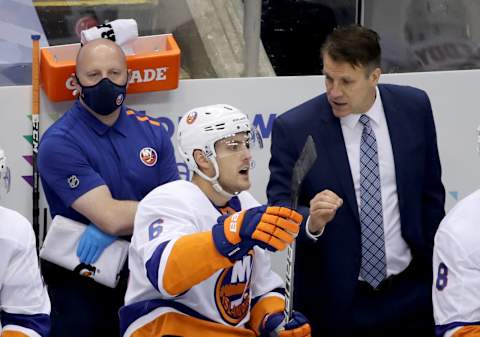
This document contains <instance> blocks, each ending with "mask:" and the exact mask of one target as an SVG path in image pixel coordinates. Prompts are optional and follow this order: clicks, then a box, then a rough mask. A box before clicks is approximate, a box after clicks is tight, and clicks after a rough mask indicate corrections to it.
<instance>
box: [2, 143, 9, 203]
mask: <svg viewBox="0 0 480 337" xmlns="http://www.w3.org/2000/svg"><path fill="white" fill-rule="evenodd" d="M8 192H10V168H9V167H8V166H7V157H6V156H5V152H4V151H3V149H2V148H0V196H1V195H2V194H3V193H8Z"/></svg>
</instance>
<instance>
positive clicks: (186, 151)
mask: <svg viewBox="0 0 480 337" xmlns="http://www.w3.org/2000/svg"><path fill="white" fill-rule="evenodd" d="M239 132H247V133H249V134H250V137H251V138H254V139H255V141H256V142H257V143H261V138H259V135H258V132H256V131H254V130H252V128H251V125H250V121H249V120H248V117H247V115H245V114H244V113H243V112H242V111H240V110H239V109H237V108H235V107H233V106H230V105H226V104H216V105H208V106H203V107H199V108H195V109H192V110H190V111H188V112H187V113H186V114H185V115H184V116H183V117H182V119H181V120H180V122H179V124H178V132H177V144H178V149H179V151H180V154H181V156H182V157H183V159H184V160H185V162H186V163H187V165H188V167H189V168H190V169H191V170H193V171H194V172H195V173H197V174H198V175H200V176H201V177H202V178H204V179H206V180H208V181H210V182H211V183H212V185H213V187H214V188H215V190H217V191H219V192H221V193H226V192H225V191H223V189H222V188H221V186H220V185H219V184H218V181H217V179H218V177H219V175H220V172H219V170H218V164H217V160H216V156H217V154H216V152H215V143H216V142H217V141H219V140H221V139H225V138H228V137H231V136H234V135H235V134H237V133H239ZM252 136H253V137H252ZM260 146H261V145H260ZM195 150H201V151H203V153H204V154H205V156H206V157H207V158H208V159H209V160H211V161H212V163H213V165H214V168H215V175H214V176H213V177H208V176H206V175H205V174H204V173H203V172H202V171H201V170H200V169H199V168H198V166H197V163H196V162H195V159H194V157H193V152H194V151H195Z"/></svg>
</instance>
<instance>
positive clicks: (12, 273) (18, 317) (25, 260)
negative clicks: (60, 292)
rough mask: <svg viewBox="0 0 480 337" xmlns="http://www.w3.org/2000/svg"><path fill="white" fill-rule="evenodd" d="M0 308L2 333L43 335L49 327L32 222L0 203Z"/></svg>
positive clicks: (3, 336) (8, 334) (45, 293)
mask: <svg viewBox="0 0 480 337" xmlns="http://www.w3.org/2000/svg"><path fill="white" fill-rule="evenodd" d="M0 310H1V312H0V318H1V326H0V331H1V336H2V337H8V336H30V337H38V336H47V334H48V332H49V330H50V318H49V315H50V300H49V298H48V294H47V291H46V289H45V286H44V284H43V281H42V279H41V276H40V271H39V268H38V259H37V253H36V251H35V236H34V233H33V230H32V226H31V224H30V223H29V222H28V220H27V219H25V218H24V217H23V216H22V215H20V214H18V213H17V212H15V211H12V210H10V209H8V208H4V207H0ZM2 327H3V328H2Z"/></svg>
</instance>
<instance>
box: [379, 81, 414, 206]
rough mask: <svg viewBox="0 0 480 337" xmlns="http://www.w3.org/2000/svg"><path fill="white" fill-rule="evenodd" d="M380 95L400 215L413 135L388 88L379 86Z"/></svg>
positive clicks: (404, 115)
mask: <svg viewBox="0 0 480 337" xmlns="http://www.w3.org/2000/svg"><path fill="white" fill-rule="evenodd" d="M379 90H380V96H381V98H382V104H383V110H384V111H385V119H386V120H387V126H388V133H389V135H390V142H391V144H392V151H393V160H394V164H395V180H396V183H397V194H398V203H399V209H400V216H401V213H402V209H403V204H404V200H403V198H402V197H403V196H404V195H405V193H404V186H405V184H404V183H403V182H404V181H405V180H406V179H405V172H406V169H407V167H406V165H408V163H409V160H408V153H407V152H408V151H407V150H408V143H409V139H413V138H411V137H412V136H414V135H410V133H411V132H410V130H409V128H408V120H407V118H406V114H402V113H401V111H400V110H398V107H397V105H396V103H395V101H394V99H393V96H392V94H391V92H390V91H388V88H385V87H383V86H381V85H380V86H379Z"/></svg>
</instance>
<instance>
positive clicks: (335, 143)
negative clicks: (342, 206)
mask: <svg viewBox="0 0 480 337" xmlns="http://www.w3.org/2000/svg"><path fill="white" fill-rule="evenodd" d="M322 103H323V105H324V109H325V111H326V112H327V113H326V114H324V115H323V118H322V119H321V123H322V125H321V127H322V128H323V130H324V132H320V136H321V138H322V144H326V146H325V148H326V149H325V151H326V152H327V154H328V156H329V162H331V163H333V166H334V170H335V175H336V177H337V179H338V181H339V182H340V185H341V187H342V190H343V195H344V199H346V200H345V201H346V202H347V204H348V205H349V207H350V208H351V209H352V211H353V214H355V217H356V218H357V219H359V215H358V206H357V198H356V196H355V188H354V185H353V179H352V173H351V171H350V163H349V161H348V155H347V150H346V147H345V140H344V139H343V133H342V127H341V125H340V120H339V119H338V118H336V117H335V116H334V115H333V112H332V110H331V107H330V104H328V101H327V100H326V98H325V100H324V102H322ZM334 192H335V191H334Z"/></svg>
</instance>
